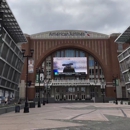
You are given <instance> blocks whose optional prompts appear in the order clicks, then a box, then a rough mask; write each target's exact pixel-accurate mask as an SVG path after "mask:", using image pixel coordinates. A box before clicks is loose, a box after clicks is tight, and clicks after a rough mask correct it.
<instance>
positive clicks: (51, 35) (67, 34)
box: [30, 30, 109, 39]
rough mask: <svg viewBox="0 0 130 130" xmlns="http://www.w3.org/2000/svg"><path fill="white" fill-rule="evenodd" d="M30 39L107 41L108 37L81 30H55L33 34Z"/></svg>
mask: <svg viewBox="0 0 130 130" xmlns="http://www.w3.org/2000/svg"><path fill="white" fill-rule="evenodd" d="M30 37H31V38H32V39H108V38H109V35H106V34H101V33H96V32H91V31H82V30H57V31H48V32H42V33H37V34H33V35H31V36H30Z"/></svg>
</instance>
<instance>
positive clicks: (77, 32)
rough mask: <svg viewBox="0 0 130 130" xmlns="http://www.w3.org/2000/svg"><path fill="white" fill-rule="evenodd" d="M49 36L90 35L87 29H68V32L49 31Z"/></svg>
mask: <svg viewBox="0 0 130 130" xmlns="http://www.w3.org/2000/svg"><path fill="white" fill-rule="evenodd" d="M49 36H53V37H54V36H57V37H58V36H60V37H63V36H65V37H78V36H81V37H85V36H90V35H89V34H88V33H87V32H86V31H84V32H80V31H75V32H74V31H67V32H50V33H49Z"/></svg>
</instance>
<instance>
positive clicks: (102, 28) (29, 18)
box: [7, 0, 130, 34]
mask: <svg viewBox="0 0 130 130" xmlns="http://www.w3.org/2000/svg"><path fill="white" fill-rule="evenodd" d="M7 2H8V4H9V6H10V8H11V10H12V12H13V14H14V16H15V18H16V19H17V21H18V23H19V25H20V27H21V29H22V31H23V32H24V33H27V34H35V33H40V32H45V31H52V30H86V31H94V32H99V33H104V34H111V33H119V32H120V33H122V32H123V31H124V30H125V29H126V28H127V27H128V26H129V25H130V0H7Z"/></svg>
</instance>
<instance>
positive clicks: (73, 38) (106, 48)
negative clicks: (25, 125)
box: [20, 30, 127, 102]
mask: <svg viewBox="0 0 130 130" xmlns="http://www.w3.org/2000/svg"><path fill="white" fill-rule="evenodd" d="M118 36H119V34H116V33H114V34H111V35H106V34H101V33H97V32H91V31H84V30H56V31H48V32H43V33H37V34H33V35H26V38H27V40H28V43H26V44H22V46H21V48H22V49H25V50H26V53H27V54H29V52H30V49H34V53H33V57H32V58H30V59H28V64H27V62H26V60H25V64H24V68H23V72H22V75H21V83H20V97H21V98H24V97H25V90H26V89H25V84H26V72H27V65H28V80H29V81H31V85H30V86H28V88H27V90H28V91H27V95H28V99H29V100H34V99H36V98H38V97H39V95H40V98H45V99H46V98H47V100H49V102H60V101H62V102H65V101H90V100H92V99H95V101H102V100H105V101H108V100H110V99H115V98H123V97H124V98H125V97H126V96H125V95H126V94H125V90H124V86H123V84H121V82H122V80H121V76H120V68H119V62H118V59H117V56H118V54H120V53H121V52H122V51H123V50H124V49H125V47H126V46H127V45H122V44H116V43H114V41H115V39H116V38H117V37H118ZM37 68H40V73H39V72H37V71H36V70H37ZM39 76H40V77H39ZM39 81H40V82H39Z"/></svg>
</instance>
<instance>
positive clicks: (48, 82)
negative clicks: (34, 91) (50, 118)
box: [46, 79, 50, 103]
mask: <svg viewBox="0 0 130 130" xmlns="http://www.w3.org/2000/svg"><path fill="white" fill-rule="evenodd" d="M49 84H50V79H48V81H47V87H46V94H47V101H46V103H49V102H48V89H49V88H48V85H49Z"/></svg>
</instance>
